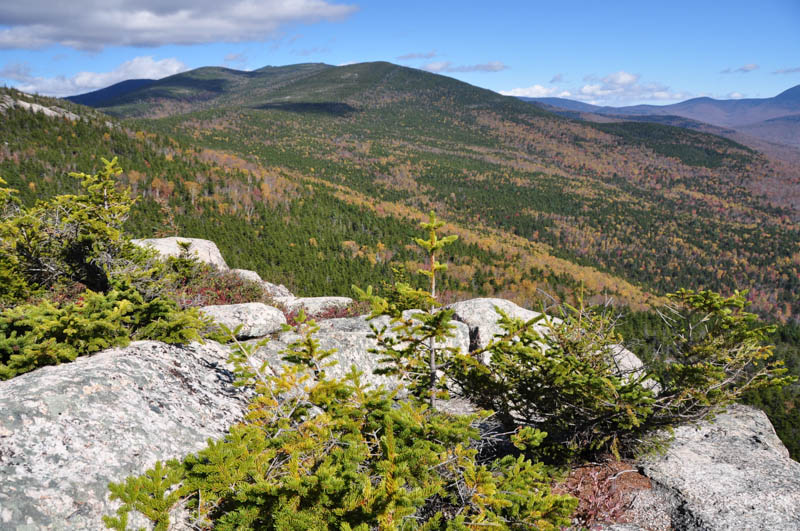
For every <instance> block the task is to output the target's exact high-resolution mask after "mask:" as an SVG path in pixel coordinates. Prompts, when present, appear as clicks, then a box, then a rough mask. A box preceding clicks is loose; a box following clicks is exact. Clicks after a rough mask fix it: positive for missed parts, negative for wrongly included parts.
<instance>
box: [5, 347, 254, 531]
mask: <svg viewBox="0 0 800 531" xmlns="http://www.w3.org/2000/svg"><path fill="white" fill-rule="evenodd" d="M227 357H228V352H227V349H225V348H224V347H222V346H221V345H219V344H217V343H214V342H207V343H206V344H205V345H200V344H192V345H190V346H186V347H178V346H170V345H165V344H163V343H158V342H154V341H139V342H135V343H132V344H131V345H130V346H128V347H125V348H116V349H111V350H106V351H104V352H101V353H98V354H95V355H93V356H87V357H83V358H79V359H78V360H76V361H74V362H71V363H65V364H62V365H58V366H53V367H44V368H41V369H38V370H36V371H33V372H31V373H28V374H24V375H22V376H18V377H16V378H14V379H12V380H8V381H6V382H0V478H2V479H0V484H2V487H1V488H0V529H10V530H23V529H24V530H32V529H104V528H105V526H104V525H103V522H102V519H101V518H102V515H104V514H112V513H113V512H114V510H115V509H116V505H115V504H114V503H112V502H110V501H109V500H108V483H109V481H122V480H123V479H124V478H125V477H127V476H129V475H131V474H140V473H142V472H144V471H145V470H147V469H148V468H149V467H150V466H152V465H153V464H154V463H155V461H157V460H164V459H169V458H181V457H183V456H185V455H187V454H189V453H192V452H196V451H198V450H200V449H202V448H204V447H205V446H206V440H207V439H208V438H219V437H222V436H223V435H224V434H225V433H226V432H227V429H228V427H229V426H230V425H231V424H233V423H234V422H235V421H236V420H238V419H239V418H241V417H242V415H243V414H244V411H245V409H246V403H247V396H246V393H244V392H243V391H242V390H241V389H240V388H235V387H234V386H233V385H232V374H231V373H230V371H229V370H228V367H227V365H226V360H227Z"/></svg>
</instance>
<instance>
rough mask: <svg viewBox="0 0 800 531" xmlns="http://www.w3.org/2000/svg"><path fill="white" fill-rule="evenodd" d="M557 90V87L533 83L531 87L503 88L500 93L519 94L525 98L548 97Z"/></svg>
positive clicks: (505, 94) (518, 95)
mask: <svg viewBox="0 0 800 531" xmlns="http://www.w3.org/2000/svg"><path fill="white" fill-rule="evenodd" d="M556 92H558V88H556V87H543V86H542V85H531V86H530V87H525V88H515V89H511V90H501V91H500V94H503V95H504V96H517V97H523V98H547V97H550V96H553V95H555V93H556ZM559 96H560V94H559ZM561 97H564V96H561Z"/></svg>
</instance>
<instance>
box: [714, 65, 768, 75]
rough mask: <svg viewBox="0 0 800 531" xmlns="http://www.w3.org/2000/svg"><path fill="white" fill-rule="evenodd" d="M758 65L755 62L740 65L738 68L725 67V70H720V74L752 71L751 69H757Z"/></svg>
mask: <svg viewBox="0 0 800 531" xmlns="http://www.w3.org/2000/svg"><path fill="white" fill-rule="evenodd" d="M758 68H759V67H758V65H757V64H755V63H748V64H746V65H742V66H740V67H739V68H726V69H725V70H722V71H720V74H734V73H736V72H739V73H741V74H747V73H748V72H752V71H753V70H758Z"/></svg>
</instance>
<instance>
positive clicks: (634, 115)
mask: <svg viewBox="0 0 800 531" xmlns="http://www.w3.org/2000/svg"><path fill="white" fill-rule="evenodd" d="M521 99H523V100H524V101H528V102H535V103H539V104H544V105H548V106H551V107H556V108H560V109H564V110H568V111H578V112H583V113H592V114H596V115H603V116H613V117H616V118H620V119H626V120H631V121H648V120H646V119H645V118H644V117H652V116H680V117H683V118H688V119H690V120H695V121H697V122H703V123H706V124H711V125H714V126H717V127H723V128H727V129H732V130H735V131H737V132H740V133H743V134H746V135H749V136H752V137H755V138H758V139H761V140H766V141H768V142H774V143H778V144H783V145H787V146H793V147H800V120H797V118H796V117H797V116H800V85H797V86H796V87H792V88H790V89H788V90H786V91H784V92H782V93H780V94H778V95H777V96H775V97H772V98H745V99H737V100H716V99H713V98H693V99H690V100H686V101H683V102H680V103H674V104H671V105H634V106H629V107H608V106H604V107H601V106H597V105H590V104H587V103H583V102H579V101H573V100H568V99H564V98H521ZM793 117H794V118H793ZM681 127H689V128H692V129H695V128H696V124H686V125H683V126H681Z"/></svg>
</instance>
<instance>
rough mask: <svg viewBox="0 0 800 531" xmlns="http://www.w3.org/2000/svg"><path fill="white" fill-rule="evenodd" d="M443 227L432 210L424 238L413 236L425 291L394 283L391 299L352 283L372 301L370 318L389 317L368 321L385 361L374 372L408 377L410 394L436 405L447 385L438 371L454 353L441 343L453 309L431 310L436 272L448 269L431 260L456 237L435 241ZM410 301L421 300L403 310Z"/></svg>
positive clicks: (434, 302) (447, 334) (360, 294)
mask: <svg viewBox="0 0 800 531" xmlns="http://www.w3.org/2000/svg"><path fill="white" fill-rule="evenodd" d="M443 226H444V222H442V221H439V220H437V219H436V214H435V213H434V212H433V211H431V212H430V214H429V219H428V222H427V223H421V227H422V229H423V230H425V231H427V233H428V239H427V240H424V239H422V238H414V241H415V242H416V243H417V245H419V246H420V247H421V248H422V249H423V250H425V251H426V253H427V258H428V267H427V269H420V270H419V271H418V272H419V273H420V274H422V275H425V276H426V277H428V280H429V282H430V284H429V286H430V287H429V291H427V292H426V291H424V290H421V289H414V288H412V287H411V286H410V285H409V284H406V283H397V284H395V287H394V288H393V289H392V290H390V292H389V293H390V296H391V298H389V299H386V298H383V297H380V296H378V295H374V294H373V293H372V286H369V287H368V288H367V290H366V291H364V290H362V289H360V288H358V287H357V286H353V290H354V291H355V292H356V294H357V295H358V297H359V298H360V299H362V300H365V301H369V302H370V304H371V305H372V314H371V315H370V319H374V318H376V317H380V316H388V317H389V318H390V321H389V323H388V324H387V325H385V326H382V327H380V328H379V327H377V326H375V325H374V324H373V325H372V331H373V333H374V337H375V339H376V340H377V343H378V346H377V348H376V349H375V350H374V352H376V353H378V354H380V355H381V356H382V358H381V360H380V361H381V362H382V363H384V364H387V365H385V366H384V367H382V368H380V369H379V370H378V372H379V373H381V374H392V375H397V376H399V377H400V378H401V379H405V380H407V381H408V384H409V390H410V391H411V393H412V394H413V395H414V396H416V397H417V398H420V397H422V396H423V395H427V396H428V399H429V402H430V407H431V408H435V407H436V398H437V396H442V397H446V389H447V386H446V381H445V378H444V372H443V371H444V370H446V369H447V366H448V365H449V363H450V360H451V359H452V358H453V356H454V355H455V354H457V353H458V352H457V349H455V348H454V347H448V346H446V345H444V344H443V343H445V342H446V340H447V338H448V337H451V336H452V333H451V330H452V329H453V328H454V326H453V325H452V324H450V320H451V319H452V317H453V311H452V310H441V311H435V310H434V308H435V307H436V306H438V304H439V303H438V301H437V300H436V274H437V273H438V272H444V271H446V270H447V265H445V264H442V263H439V262H438V261H437V260H436V252H437V251H440V250H441V249H443V248H444V246H445V245H449V244H452V243H453V242H455V241H456V240H457V239H458V236H455V235H451V236H445V237H444V238H441V239H440V238H439V236H438V234H437V232H436V231H437V230H438V229H440V228H441V227H443ZM409 302H418V303H420V304H421V306H419V307H418V308H417V309H418V311H405V312H404V311H403V309H404V306H406V305H407V304H408V303H409Z"/></svg>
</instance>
